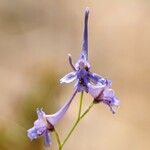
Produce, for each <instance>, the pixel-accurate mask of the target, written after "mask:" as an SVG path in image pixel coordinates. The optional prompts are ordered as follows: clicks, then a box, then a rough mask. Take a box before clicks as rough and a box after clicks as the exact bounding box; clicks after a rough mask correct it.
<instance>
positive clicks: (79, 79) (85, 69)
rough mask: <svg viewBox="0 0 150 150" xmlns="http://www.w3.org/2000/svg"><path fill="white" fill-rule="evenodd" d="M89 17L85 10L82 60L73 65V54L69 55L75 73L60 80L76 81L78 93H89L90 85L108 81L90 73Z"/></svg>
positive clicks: (64, 81) (66, 81)
mask: <svg viewBox="0 0 150 150" xmlns="http://www.w3.org/2000/svg"><path fill="white" fill-rule="evenodd" d="M88 17H89V9H88V8H86V10H85V18H84V32H83V43H82V50H81V54H80V58H79V59H78V61H77V62H76V64H75V65H74V64H73V63H72V58H71V54H68V56H69V57H68V59H69V64H70V66H71V67H72V69H73V72H70V73H68V74H67V75H65V76H64V77H63V78H61V79H60V83H70V82H73V81H75V80H76V83H75V87H76V88H77V90H78V92H82V91H85V92H87V93H88V84H89V83H90V84H93V85H105V84H106V82H107V80H106V79H105V78H103V77H101V76H99V75H97V74H96V73H92V72H90V64H89V62H88Z"/></svg>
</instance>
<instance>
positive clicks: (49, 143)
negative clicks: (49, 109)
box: [44, 130, 52, 146]
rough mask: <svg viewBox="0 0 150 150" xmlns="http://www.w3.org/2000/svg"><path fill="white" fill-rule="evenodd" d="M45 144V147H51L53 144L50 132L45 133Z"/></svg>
mask: <svg viewBox="0 0 150 150" xmlns="http://www.w3.org/2000/svg"><path fill="white" fill-rule="evenodd" d="M44 143H45V146H50V145H51V144H52V141H51V136H50V134H48V130H46V131H45V133H44Z"/></svg>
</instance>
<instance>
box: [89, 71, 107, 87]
mask: <svg viewBox="0 0 150 150" xmlns="http://www.w3.org/2000/svg"><path fill="white" fill-rule="evenodd" d="M89 79H90V82H91V83H93V84H97V85H100V86H101V85H104V84H106V81H107V80H106V79H105V78H103V77H101V76H100V75H98V74H96V73H89Z"/></svg>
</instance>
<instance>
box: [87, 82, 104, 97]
mask: <svg viewBox="0 0 150 150" xmlns="http://www.w3.org/2000/svg"><path fill="white" fill-rule="evenodd" d="M104 88H105V85H93V84H90V83H88V92H89V93H90V95H91V96H92V97H93V98H97V97H98V96H99V95H100V94H101V92H102V91H103V90H104Z"/></svg>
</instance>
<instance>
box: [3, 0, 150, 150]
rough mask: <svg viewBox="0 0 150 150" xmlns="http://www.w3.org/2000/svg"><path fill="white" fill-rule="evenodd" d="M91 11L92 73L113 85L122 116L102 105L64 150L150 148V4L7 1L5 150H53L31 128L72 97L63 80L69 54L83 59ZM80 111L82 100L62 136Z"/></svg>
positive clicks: (146, 0) (72, 110)
mask: <svg viewBox="0 0 150 150" xmlns="http://www.w3.org/2000/svg"><path fill="white" fill-rule="evenodd" d="M86 6H88V7H90V11H91V13H90V19H89V35H90V37H89V42H90V46H89V47H90V52H89V57H90V62H91V65H92V70H93V71H94V72H96V73H98V74H101V75H103V76H104V77H107V78H109V79H111V80H112V81H113V89H115V91H116V94H117V96H118V97H119V99H120V100H121V105H120V108H119V109H118V111H117V113H116V115H112V114H111V112H110V111H109V109H108V108H107V107H106V106H105V105H103V104H99V105H96V106H95V108H94V109H93V110H92V111H91V112H90V113H89V114H88V116H86V117H85V118H84V119H83V120H82V122H81V123H80V125H79V126H78V128H77V129H76V131H75V132H74V134H73V135H72V137H71V138H70V140H69V141H68V143H67V144H66V145H65V147H64V150H77V149H80V150H102V149H103V150H149V149H150V109H149V107H150V91H149V90H150V78H149V77H150V1H149V0H130V1H129V0H126V1H125V0H114V1H111V0H105V1H104V0H76V1H69V0H59V1H58V0H53V1H52V0H43V1H40V0H32V1H31V0H13V1H10V0H0V110H1V114H0V135H1V136H0V150H16V149H20V150H26V149H29V150H35V149H36V150H44V149H47V148H44V146H43V143H42V140H41V139H39V140H36V141H33V142H30V140H29V139H28V138H27V136H26V130H27V129H28V128H30V127H32V125H33V121H34V120H35V119H36V113H35V109H36V108H37V107H43V108H44V110H45V111H46V113H54V112H55V111H57V110H58V109H59V107H60V106H61V105H62V104H63V103H64V102H65V101H66V99H67V98H68V97H69V96H70V94H71V92H72V89H73V88H72V87H73V84H72V85H71V84H70V85H59V79H60V78H61V77H62V76H63V75H64V74H66V73H67V72H69V71H70V70H71V68H70V67H69V65H68V62H67V53H71V54H72V56H73V58H74V61H76V60H77V58H78V56H79V52H80V49H81V40H82V30H83V12H84V9H85V7H86ZM90 101H91V97H90V96H89V95H85V99H84V103H85V107H86V106H87V104H88V103H90ZM77 108H78V97H77V98H76V99H75V100H74V101H73V103H72V105H71V107H70V109H69V111H68V112H67V114H66V116H65V117H64V119H63V120H62V122H61V123H60V124H59V126H57V129H58V130H59V132H60V134H61V138H63V137H64V136H65V135H66V133H67V131H68V130H69V128H70V126H71V125H72V123H73V120H74V119H75V117H76V112H77ZM55 145H56V143H55V139H53V146H52V147H51V149H57V148H56V146H55Z"/></svg>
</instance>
